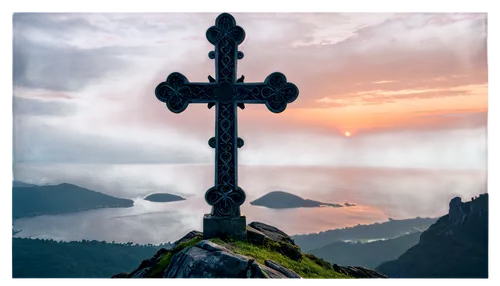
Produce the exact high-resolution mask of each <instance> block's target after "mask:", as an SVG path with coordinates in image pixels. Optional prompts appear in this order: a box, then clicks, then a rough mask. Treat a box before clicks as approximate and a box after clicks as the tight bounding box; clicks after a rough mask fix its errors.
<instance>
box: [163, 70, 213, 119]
mask: <svg viewBox="0 0 500 286" xmlns="http://www.w3.org/2000/svg"><path fill="white" fill-rule="evenodd" d="M216 87H217V85H216V83H197V82H189V80H188V79H187V78H186V77H185V76H184V75H183V74H181V73H177V72H174V73H171V74H170V75H169V76H168V77H167V79H166V80H165V81H164V82H161V83H160V84H158V86H157V87H156V89H155V95H156V98H158V100H160V101H162V102H165V103H166V104H167V107H168V109H170V111H172V112H174V113H181V112H182V111H184V110H185V109H186V108H187V106H188V105H189V103H210V102H216V101H217V100H216V96H215V94H214V91H215V89H216Z"/></svg>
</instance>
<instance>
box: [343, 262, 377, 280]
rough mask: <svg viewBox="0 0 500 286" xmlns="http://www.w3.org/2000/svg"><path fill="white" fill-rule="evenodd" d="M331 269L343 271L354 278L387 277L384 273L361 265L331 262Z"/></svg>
mask: <svg viewBox="0 0 500 286" xmlns="http://www.w3.org/2000/svg"><path fill="white" fill-rule="evenodd" d="M333 269H335V271H337V272H339V273H344V274H346V275H349V276H352V277H354V278H387V276H386V275H384V274H381V273H378V272H377V271H375V270H373V269H369V268H366V267H361V266H339V265H337V264H333Z"/></svg>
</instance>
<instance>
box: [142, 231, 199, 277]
mask: <svg viewBox="0 0 500 286" xmlns="http://www.w3.org/2000/svg"><path fill="white" fill-rule="evenodd" d="M201 240H202V237H201V236H196V237H194V238H192V239H191V240H188V241H184V242H181V243H179V244H178V245H177V246H176V247H175V248H174V249H172V250H170V251H168V252H167V253H166V254H165V255H164V256H163V257H162V258H161V259H160V261H158V263H157V264H156V265H155V266H154V267H153V269H151V273H150V274H149V277H151V278H161V277H162V276H163V272H164V271H165V269H167V267H168V265H169V264H170V262H171V261H172V257H173V256H174V255H175V254H176V253H178V252H180V251H182V250H183V249H185V248H188V247H191V246H195V245H196V244H198V242H200V241H201Z"/></svg>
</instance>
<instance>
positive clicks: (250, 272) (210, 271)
mask: <svg viewBox="0 0 500 286" xmlns="http://www.w3.org/2000/svg"><path fill="white" fill-rule="evenodd" d="M202 238H203V233H201V232H199V231H191V232H189V233H188V234H186V235H185V236H184V237H182V238H181V239H179V240H177V241H176V242H175V243H174V246H173V248H172V249H169V250H167V249H165V248H162V249H160V250H159V251H158V252H157V253H156V254H155V255H154V256H153V257H152V258H151V259H146V260H143V261H142V262H141V264H140V265H139V267H138V268H137V269H135V270H134V271H132V272H131V273H120V274H116V275H114V276H113V278H162V277H163V278H302V277H301V275H299V274H298V273H297V272H295V271H293V270H291V269H289V268H287V267H285V266H284V265H282V264H280V263H278V262H276V261H273V260H269V259H266V260H263V259H262V254H260V255H261V256H260V260H259V261H260V262H261V263H259V262H258V261H256V259H255V258H254V257H251V256H247V255H242V254H238V253H236V252H239V251H240V252H241V249H240V248H238V244H235V243H232V242H226V241H222V240H215V241H217V243H215V242H214V241H211V240H203V239H202ZM255 246H259V247H262V250H255ZM246 247H250V249H253V250H252V251H254V252H253V253H255V251H257V253H259V251H262V252H267V253H268V254H266V255H271V256H273V255H275V254H276V253H281V254H282V255H283V256H284V257H287V258H285V260H284V261H285V262H284V263H285V264H286V265H288V266H290V267H292V268H293V267H295V266H291V265H294V264H296V263H301V261H304V260H303V259H304V257H307V259H306V260H307V263H309V264H304V268H305V269H306V270H302V269H300V268H294V269H295V270H297V271H299V272H300V273H305V274H304V275H308V271H313V272H312V273H318V272H314V271H318V270H317V269H316V270H314V269H315V268H316V267H320V269H322V270H321V271H327V272H328V273H327V274H326V275H327V276H328V277H339V276H342V275H339V273H343V274H345V275H347V276H350V277H362V278H367V276H369V274H367V273H370V271H369V270H359V269H360V268H359V267H355V268H353V269H354V270H353V269H350V268H349V269H347V268H346V270H343V271H337V273H336V272H335V269H334V267H333V266H332V265H331V264H329V263H328V262H326V261H324V260H322V259H320V258H317V257H315V256H314V255H310V254H302V253H301V251H300V248H299V247H298V246H297V245H295V243H294V241H293V239H291V238H290V236H288V235H287V234H286V233H284V232H283V231H281V230H280V229H278V228H276V227H273V226H270V225H267V224H264V223H260V222H252V223H251V224H250V225H249V226H248V228H247V243H246V244H245V243H244V246H243V248H244V249H245V248H246ZM241 253H247V252H246V251H244V252H241ZM271 253H272V254H271ZM283 256H279V255H278V256H275V257H277V259H278V260H277V261H281V262H283V260H280V259H283V258H282V257H283ZM256 257H259V256H256ZM266 257H267V256H266ZM273 259H274V258H273ZM311 261H312V263H313V264H312V265H311ZM308 267H311V268H308ZM299 269H300V270H299ZM330 271H331V272H330ZM371 271H373V270H371ZM373 272H375V271H373ZM360 273H361V274H360ZM372 274H373V273H372ZM315 275H316V276H313V277H317V274H315ZM354 275H358V276H354ZM372 277H374V278H378V276H377V275H375V274H373V276H372Z"/></svg>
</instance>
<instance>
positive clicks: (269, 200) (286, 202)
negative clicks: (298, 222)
mask: <svg viewBox="0 0 500 286" xmlns="http://www.w3.org/2000/svg"><path fill="white" fill-rule="evenodd" d="M250 204H251V205H254V206H263V207H267V208H271V209H287V208H317V207H335V208H340V207H344V206H346V207H350V206H354V205H353V204H349V203H345V204H344V205H341V204H332V203H322V202H318V201H314V200H308V199H303V198H301V197H299V196H296V195H293V194H290V193H287V192H282V191H275V192H270V193H269V194H267V195H265V196H263V197H260V198H258V199H256V200H255V201H252V202H250Z"/></svg>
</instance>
